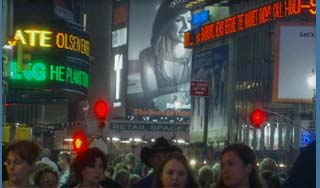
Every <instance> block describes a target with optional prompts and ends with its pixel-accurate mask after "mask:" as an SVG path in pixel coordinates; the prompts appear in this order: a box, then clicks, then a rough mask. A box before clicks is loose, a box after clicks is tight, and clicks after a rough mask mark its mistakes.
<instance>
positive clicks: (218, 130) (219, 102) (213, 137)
mask: <svg viewBox="0 0 320 188" xmlns="http://www.w3.org/2000/svg"><path fill="white" fill-rule="evenodd" d="M228 61H229V45H222V46H219V47H215V48H211V49H207V50H205V51H199V52H196V53H194V54H193V68H192V80H194V81H198V82H199V81H201V82H204V81H206V82H209V83H210V94H209V96H210V97H209V98H208V99H207V100H206V99H205V97H203V96H200V97H199V96H195V97H193V99H192V104H193V108H192V118H191V124H190V139H191V141H192V142H201V141H202V140H203V131H204V126H205V125H204V123H205V118H208V141H209V142H212V141H222V140H225V139H226V138H227V131H228V129H227V128H226V127H228V125H227V108H226V107H227V83H228V79H227V78H228V77H227V75H228V66H229V63H228ZM205 103H207V105H209V107H208V112H207V117H206V112H205V110H204V109H205V105H206V104H205Z"/></svg>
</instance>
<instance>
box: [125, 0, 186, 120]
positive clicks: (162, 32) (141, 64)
mask: <svg viewBox="0 0 320 188" xmlns="http://www.w3.org/2000/svg"><path fill="white" fill-rule="evenodd" d="M183 2H184V1H174V0H154V1H150V0H139V1H130V6H129V7H130V11H129V34H128V37H129V39H128V45H129V47H128V80H127V81H128V83H127V85H128V87H127V109H128V114H129V115H137V116H141V115H145V116H148V115H150V116H170V115H174V116H177V115H178V116H187V117H189V116H190V108H191V103H190V102H191V100H190V94H189V93H190V92H189V88H190V75H191V61H192V51H191V49H186V48H184V44H183V39H184V33H185V32H186V31H188V30H190V29H191V17H192V15H191V12H190V11H188V10H187V9H185V6H184V4H183ZM177 112H179V114H177Z"/></svg>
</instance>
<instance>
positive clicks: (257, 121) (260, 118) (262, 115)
mask: <svg viewBox="0 0 320 188" xmlns="http://www.w3.org/2000/svg"><path fill="white" fill-rule="evenodd" d="M266 116H267V114H266V112H265V111H263V110H261V109H255V110H253V111H252V112H251V114H250V122H251V124H252V125H253V126H254V127H255V128H260V127H261V126H262V125H263V124H264V123H265V122H266V119H267V117H266Z"/></svg>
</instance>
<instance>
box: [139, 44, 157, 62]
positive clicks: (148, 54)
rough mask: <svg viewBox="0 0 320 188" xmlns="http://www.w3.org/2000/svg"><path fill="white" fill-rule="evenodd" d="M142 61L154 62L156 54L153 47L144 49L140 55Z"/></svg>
mask: <svg viewBox="0 0 320 188" xmlns="http://www.w3.org/2000/svg"><path fill="white" fill-rule="evenodd" d="M139 60H140V61H153V60H154V53H153V50H152V48H151V47H148V48H145V49H143V50H142V51H141V52H140V54H139Z"/></svg>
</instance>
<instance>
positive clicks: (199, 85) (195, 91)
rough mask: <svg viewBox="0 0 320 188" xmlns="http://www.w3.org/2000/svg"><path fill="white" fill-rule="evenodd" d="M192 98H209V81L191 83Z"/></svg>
mask: <svg viewBox="0 0 320 188" xmlns="http://www.w3.org/2000/svg"><path fill="white" fill-rule="evenodd" d="M190 85H191V96H199V97H208V96H209V95H210V83H209V81H191V83H190Z"/></svg>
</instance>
